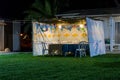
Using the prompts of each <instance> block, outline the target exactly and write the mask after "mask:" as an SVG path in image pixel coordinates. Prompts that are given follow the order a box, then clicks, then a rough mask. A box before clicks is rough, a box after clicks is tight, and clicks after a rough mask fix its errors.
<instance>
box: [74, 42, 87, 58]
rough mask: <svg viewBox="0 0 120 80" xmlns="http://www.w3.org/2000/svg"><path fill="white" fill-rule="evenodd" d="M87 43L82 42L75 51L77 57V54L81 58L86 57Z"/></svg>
mask: <svg viewBox="0 0 120 80" xmlns="http://www.w3.org/2000/svg"><path fill="white" fill-rule="evenodd" d="M87 44H88V43H87V42H86V41H81V42H80V43H79V44H78V48H77V49H76V50H75V57H76V56H77V54H79V56H80V57H82V56H86V48H87Z"/></svg>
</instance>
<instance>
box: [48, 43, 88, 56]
mask: <svg viewBox="0 0 120 80" xmlns="http://www.w3.org/2000/svg"><path fill="white" fill-rule="evenodd" d="M88 47H89V46H88ZM77 48H78V44H49V50H48V53H49V54H55V55H64V54H65V53H66V52H70V53H71V54H73V55H74V53H75V50H76V49H77ZM88 49H89V48H88Z"/></svg>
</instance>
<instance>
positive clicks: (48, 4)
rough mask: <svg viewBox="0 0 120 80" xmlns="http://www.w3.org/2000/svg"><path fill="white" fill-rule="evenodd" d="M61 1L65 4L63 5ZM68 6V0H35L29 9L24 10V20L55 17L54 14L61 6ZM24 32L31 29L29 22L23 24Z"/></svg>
mask: <svg viewBox="0 0 120 80" xmlns="http://www.w3.org/2000/svg"><path fill="white" fill-rule="evenodd" d="M63 3H64V4H65V5H63ZM68 6H69V0H60V1H58V0H35V2H34V3H33V4H32V6H31V7H30V8H29V10H27V11H25V12H24V13H25V20H32V21H33V20H35V21H41V20H42V21H44V20H46V19H49V20H52V19H55V15H56V14H57V13H58V12H59V11H60V9H61V8H62V9H63V7H68ZM25 26H26V27H25V32H28V31H29V30H31V24H25Z"/></svg>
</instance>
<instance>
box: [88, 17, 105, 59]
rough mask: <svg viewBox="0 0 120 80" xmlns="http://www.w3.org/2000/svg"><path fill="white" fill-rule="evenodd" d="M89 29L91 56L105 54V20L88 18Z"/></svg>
mask: <svg viewBox="0 0 120 80" xmlns="http://www.w3.org/2000/svg"><path fill="white" fill-rule="evenodd" d="M86 21H87V29H88V40H89V47H90V56H91V57H93V56H97V55H102V54H105V53H106V52H105V42H104V31H103V29H104V28H103V22H102V21H98V20H93V19H90V18H86Z"/></svg>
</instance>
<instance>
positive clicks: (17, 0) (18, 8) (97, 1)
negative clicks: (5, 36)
mask: <svg viewBox="0 0 120 80" xmlns="http://www.w3.org/2000/svg"><path fill="white" fill-rule="evenodd" d="M51 1H52V0H51ZM33 2H34V0H2V1H1V2H0V17H1V18H11V19H12V18H13V17H14V18H22V16H21V15H22V13H23V11H24V10H26V9H28V8H29V7H30V5H31V4H32V3H33ZM63 5H66V4H64V3H63ZM69 6H70V7H67V6H66V7H62V8H61V11H69V10H78V9H93V8H112V7H116V5H115V3H114V1H113V0H70V1H69Z"/></svg>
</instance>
